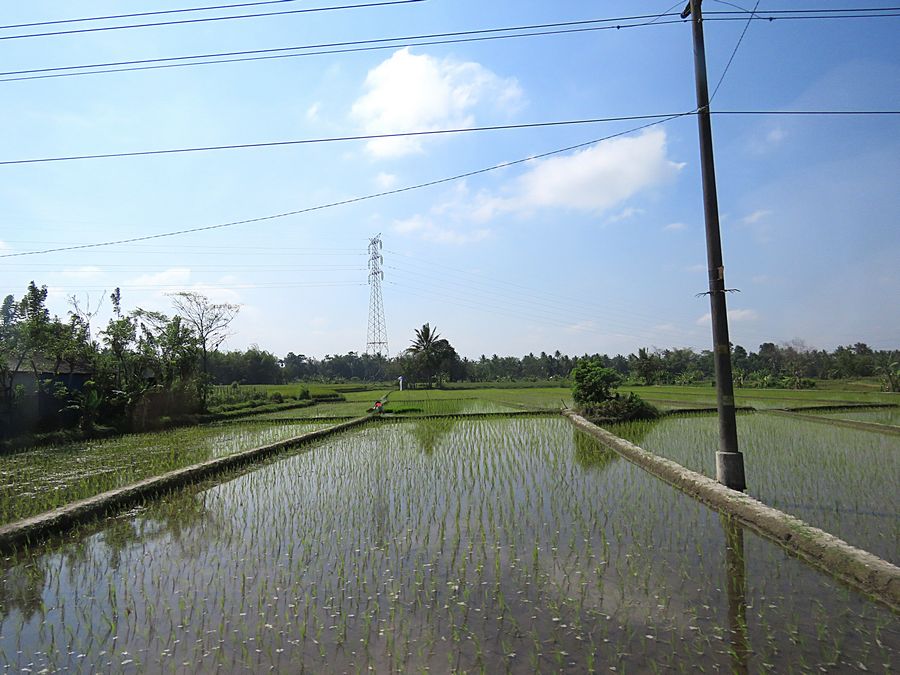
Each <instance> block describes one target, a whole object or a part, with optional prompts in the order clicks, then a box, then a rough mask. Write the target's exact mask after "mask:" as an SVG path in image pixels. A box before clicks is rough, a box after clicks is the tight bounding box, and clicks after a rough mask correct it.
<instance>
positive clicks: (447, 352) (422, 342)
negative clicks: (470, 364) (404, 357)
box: [406, 323, 458, 386]
mask: <svg viewBox="0 0 900 675" xmlns="http://www.w3.org/2000/svg"><path fill="white" fill-rule="evenodd" d="M406 352H407V353H408V354H409V355H410V356H412V357H413V363H414V368H415V371H416V373H415V374H416V375H417V376H418V377H421V378H423V379H424V380H425V381H429V380H431V379H432V378H433V377H435V376H437V377H438V386H440V383H441V380H442V376H443V373H442V372H441V369H442V367H446V366H448V365H449V364H450V362H452V361H453V360H454V359H456V358H458V357H457V356H456V351H455V350H454V349H453V347H452V346H451V345H450V343H449V342H448V341H447V340H445V339H444V338H442V337H441V336H440V335H439V334H438V332H437V330H436V329H433V328H432V327H431V325H430V324H427V323H426V324H425V325H423V326H422V327H421V328H418V329H416V338H415V339H414V340H413V341H412V344H411V345H410V347H409V349H407V350H406Z"/></svg>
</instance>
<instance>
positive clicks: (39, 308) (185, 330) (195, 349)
mask: <svg viewBox="0 0 900 675" xmlns="http://www.w3.org/2000/svg"><path fill="white" fill-rule="evenodd" d="M170 298H171V301H172V305H173V308H174V310H175V312H174V314H172V315H171V316H170V315H167V314H164V313H162V312H158V311H150V310H145V309H142V308H137V309H134V310H131V311H126V310H125V309H124V308H123V304H122V296H121V293H120V291H119V289H116V290H115V291H114V292H113V293H112V294H111V295H110V296H109V301H110V302H111V303H112V310H113V312H112V317H111V318H110V320H109V321H108V323H107V324H106V326H105V327H103V328H102V329H100V330H99V331H97V332H96V335H95V333H94V327H93V326H91V320H92V319H93V318H94V316H95V315H96V311H94V312H93V313H92V312H90V310H89V309H84V308H82V307H80V306H79V304H78V303H77V302H76V301H75V300H74V298H73V299H72V301H71V307H72V308H71V310H70V311H69V312H68V316H67V317H66V318H65V319H61V318H60V317H58V316H51V315H50V311H49V309H48V308H47V287H46V286H40V287H39V286H37V284H35V283H34V282H31V283H30V284H29V285H28V288H27V290H26V292H25V295H24V296H23V297H21V298H19V299H16V298H15V297H14V296H13V295H8V296H6V298H5V299H4V300H3V303H2V306H0V437H10V436H14V435H16V434H19V433H22V432H24V431H31V430H34V429H35V428H37V429H38V430H48V429H49V430H52V429H55V428H64V427H72V426H76V425H77V426H80V427H81V428H82V429H83V430H85V431H90V430H92V429H93V428H94V426H95V425H97V424H112V425H114V426H115V427H116V428H118V429H119V430H129V429H140V428H142V427H145V426H147V424H148V423H150V422H152V421H154V420H158V419H159V418H161V417H166V416H172V415H184V414H190V413H196V412H201V411H203V410H204V409H205V407H206V399H207V394H208V391H209V386H210V384H211V378H210V375H209V365H210V363H209V362H210V356H211V355H212V354H214V353H216V350H217V349H218V348H219V346H220V345H221V343H222V341H223V340H224V339H225V337H226V336H227V335H228V326H229V324H230V323H231V321H232V320H233V319H234V317H235V315H236V314H237V312H238V309H239V308H238V306H237V305H230V304H216V303H212V302H210V301H209V299H208V298H206V297H205V296H203V295H202V294H199V293H192V292H182V293H174V294H172V295H171V296H170Z"/></svg>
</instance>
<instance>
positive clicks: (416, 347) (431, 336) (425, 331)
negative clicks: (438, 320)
mask: <svg viewBox="0 0 900 675" xmlns="http://www.w3.org/2000/svg"><path fill="white" fill-rule="evenodd" d="M440 337H441V336H440V335H439V334H438V332H437V329H436V328H435V329H432V328H431V326H430V325H429V324H427V323H426V324H425V325H424V326H422V327H421V328H417V329H416V339H415V340H413V341H412V346H410V348H409V352H410V353H411V354H422V353H428V352H430V351H433V350H434V347H435V344H436V343H437V341H438V339H439V338H440Z"/></svg>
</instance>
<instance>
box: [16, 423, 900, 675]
mask: <svg viewBox="0 0 900 675" xmlns="http://www.w3.org/2000/svg"><path fill="white" fill-rule="evenodd" d="M898 650H900V628H898V622H897V620H896V617H895V616H893V615H892V614H891V612H890V611H889V610H886V609H883V608H882V607H880V606H879V605H877V604H874V603H872V602H870V601H869V600H867V599H866V598H863V597H861V596H859V595H857V594H856V593H854V592H852V591H849V590H848V589H846V588H845V587H843V586H841V585H840V584H837V583H835V582H833V581H831V580H830V579H829V578H827V577H825V576H823V575H821V574H819V573H817V572H814V571H813V570H811V569H810V568H809V567H807V566H806V565H804V564H803V563H801V562H800V561H798V560H796V559H793V558H790V557H788V556H786V555H785V554H784V553H783V552H782V551H781V550H780V549H779V548H778V547H776V546H774V545H772V544H771V543H769V542H767V541H765V540H762V539H760V538H758V537H756V536H755V535H753V534H752V533H750V532H744V531H743V530H742V529H741V528H739V527H736V526H735V525H734V524H733V523H730V522H728V521H723V520H722V519H721V518H720V517H719V516H718V515H716V514H715V513H713V512H712V511H710V510H709V509H707V508H706V507H704V506H702V505H700V504H698V503H697V502H695V501H693V500H691V499H690V498H688V497H687V496H685V495H683V494H681V493H679V492H677V491H675V490H674V489H672V488H670V487H669V486H667V485H665V484H663V483H662V482H660V481H658V480H656V479H654V478H652V477H650V476H649V475H648V474H646V473H645V472H643V471H641V470H640V469H638V468H637V467H635V466H634V465H632V464H630V463H628V462H626V461H624V460H622V459H620V458H619V457H618V456H617V455H615V454H612V453H610V452H608V451H606V450H604V449H603V448H602V447H601V446H599V445H598V444H597V443H596V442H595V441H594V440H593V439H591V438H590V437H588V436H586V435H583V434H582V433H581V432H579V431H577V430H575V429H574V428H572V427H571V426H570V425H569V424H568V423H567V422H566V421H565V420H562V419H559V418H546V419H535V418H527V419H526V418H516V419H497V420H478V421H474V420H472V421H467V420H431V419H429V420H411V421H406V422H403V423H390V422H387V421H384V422H382V423H380V424H376V425H372V426H370V427H366V428H363V429H362V430H359V431H357V432H354V433H348V434H345V435H342V436H338V437H333V438H331V439H329V440H327V441H323V442H321V443H320V444H318V445H317V446H315V448H314V449H313V450H312V451H311V452H305V453H302V454H295V455H290V456H287V457H283V458H280V459H278V460H272V461H269V462H267V463H265V464H264V465H262V466H261V467H260V468H257V469H256V470H253V471H249V470H245V471H243V472H239V473H237V474H234V475H233V476H232V477H231V478H230V479H229V480H225V481H223V482H220V483H218V484H214V485H209V484H208V485H206V486H203V487H195V488H193V489H185V490H182V491H179V492H175V493H172V494H171V495H169V496H168V497H166V498H164V499H160V500H155V501H152V502H150V503H148V504H147V505H146V506H145V507H144V508H142V509H139V510H136V511H135V512H132V513H129V514H124V515H122V516H120V517H118V518H114V519H107V520H105V521H103V522H101V523H99V524H97V525H95V526H93V527H86V528H82V529H81V530H79V531H77V532H75V533H73V534H72V535H70V536H66V537H64V538H59V539H57V540H56V541H52V542H48V543H47V544H45V545H43V546H39V547H36V548H33V549H31V550H28V551H20V552H19V553H18V554H16V555H15V556H11V557H9V558H6V559H4V560H2V561H0V663H5V664H7V667H8V669H9V670H12V671H16V672H22V671H27V672H41V671H43V672H53V671H61V670H74V671H82V672H84V671H90V672H98V671H99V672H125V673H131V672H140V673H156V672H188V671H189V672H198V673H205V672H239V671H240V672H260V671H263V670H275V671H280V672H297V673H302V672H313V673H316V672H367V671H368V670H374V671H375V672H389V671H391V672H393V671H403V672H407V671H411V672H425V671H431V672H490V673H493V672H528V673H530V672H573V673H575V672H577V673H581V672H596V671H599V670H603V671H610V670H616V671H617V672H618V671H625V672H628V671H639V672H656V671H660V670H669V669H672V670H679V671H680V670H695V669H698V668H700V669H702V670H710V671H732V672H761V671H773V670H777V671H780V672H789V671H794V672H811V671H819V670H829V671H841V672H846V671H849V670H870V671H872V670H874V671H879V672H887V671H889V670H890V669H891V668H892V667H893V665H894V664H896V663H897V656H898Z"/></svg>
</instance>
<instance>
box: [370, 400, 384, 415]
mask: <svg viewBox="0 0 900 675" xmlns="http://www.w3.org/2000/svg"><path fill="white" fill-rule="evenodd" d="M383 407H384V404H383V403H382V402H381V401H380V400H379V401H375V407H374V408H373V410H374V411H375V414H376V415H380V414H381V413H382V412H384V411H383V409H382V408H383Z"/></svg>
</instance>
